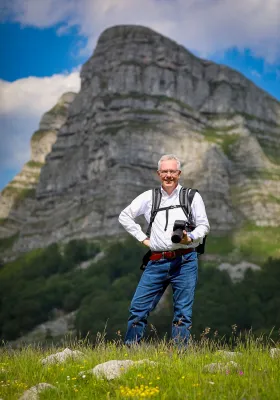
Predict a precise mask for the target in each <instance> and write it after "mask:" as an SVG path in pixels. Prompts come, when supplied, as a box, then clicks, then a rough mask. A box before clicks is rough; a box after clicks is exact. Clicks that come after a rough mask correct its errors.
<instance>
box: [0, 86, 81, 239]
mask: <svg viewBox="0 0 280 400" xmlns="http://www.w3.org/2000/svg"><path fill="white" fill-rule="evenodd" d="M74 98H75V93H72V92H69V93H65V94H63V95H62V96H61V97H60V99H59V100H58V102H57V104H56V105H55V106H54V107H53V108H52V109H51V110H50V111H48V112H46V113H45V114H44V115H43V117H42V118H41V121H40V126H39V130H37V131H36V132H34V134H33V135H32V138H31V142H30V146H31V159H30V160H29V161H28V162H27V163H26V164H25V165H24V166H23V168H22V170H21V171H20V173H19V174H17V175H16V176H15V177H14V179H13V180H12V181H11V182H9V184H8V185H7V186H6V187H5V188H4V190H3V191H2V192H1V194H0V238H1V237H7V236H11V235H15V234H16V233H17V232H19V231H20V229H21V226H22V224H23V223H24V222H26V221H27V220H28V218H29V217H30V211H31V210H32V209H33V208H34V205H35V195H36V187H37V184H38V180H39V176H40V173H41V169H42V167H43V165H44V164H45V159H46V156H47V154H48V153H49V152H50V151H51V149H52V145H53V144H54V143H55V141H56V136H57V132H58V130H59V129H60V128H61V126H62V125H63V124H64V123H65V121H66V119H67V110H68V107H69V105H70V104H71V103H72V101H73V100H74Z"/></svg>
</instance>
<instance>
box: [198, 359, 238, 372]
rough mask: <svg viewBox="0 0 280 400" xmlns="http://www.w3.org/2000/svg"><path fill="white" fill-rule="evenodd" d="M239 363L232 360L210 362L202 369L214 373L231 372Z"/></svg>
mask: <svg viewBox="0 0 280 400" xmlns="http://www.w3.org/2000/svg"><path fill="white" fill-rule="evenodd" d="M239 368H240V367H239V365H238V364H237V363H236V362H234V361H229V362H228V363H220V362H218V363H211V364H207V365H205V366H204V368H203V371H204V372H209V373H211V374H215V373H217V372H227V371H228V372H231V371H232V370H234V371H236V370H237V369H239Z"/></svg>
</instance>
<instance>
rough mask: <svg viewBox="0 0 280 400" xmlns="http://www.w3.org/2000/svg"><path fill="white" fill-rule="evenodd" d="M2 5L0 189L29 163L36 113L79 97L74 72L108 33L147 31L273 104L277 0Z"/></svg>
mask: <svg viewBox="0 0 280 400" xmlns="http://www.w3.org/2000/svg"><path fill="white" fill-rule="evenodd" d="M2 1H3V5H1V7H0V22H1V25H0V37H1V38H4V40H1V41H0V59H1V63H0V124H1V126H0V140H1V148H0V190H1V189H2V188H3V187H4V186H5V185H6V184H7V183H8V182H9V181H10V180H11V179H12V178H13V176H14V175H15V174H16V173H18V172H19V171H20V169H21V168H22V166H23V164H24V162H26V161H28V159H29V158H30V150H29V141H30V138H31V136H32V133H33V132H34V131H35V130H36V129H37V127H38V124H39V120H40V117H41V116H42V114H43V113H44V112H46V111H47V110H48V109H49V108H51V107H52V106H53V105H54V104H55V103H56V101H57V99H58V98H59V96H60V95H61V94H62V93H64V92H66V91H68V90H74V91H78V90H79V68H80V66H81V65H82V64H83V63H84V62H85V61H86V60H87V59H88V58H89V57H90V56H91V54H92V52H93V50H94V47H95V44H96V40H97V38H98V36H99V35H100V33H101V32H102V31H103V30H104V29H105V28H107V27H109V26H113V25H116V24H125V23H129V24H139V25H145V26H149V27H151V28H152V29H155V30H157V31H158V32H160V33H162V34H165V35H166V36H169V37H170V38H172V39H174V40H176V41H177V42H178V43H180V44H182V45H183V46H185V47H186V48H188V49H189V50H191V51H193V52H194V53H195V54H196V55H198V56H200V57H203V58H208V59H209V60H212V61H215V62H218V63H222V64H225V65H228V66H230V67H232V68H234V69H236V70H238V71H240V72H241V73H243V74H244V75H245V76H246V77H248V78H249V79H251V80H252V81H253V82H254V83H255V84H256V85H258V86H259V87H261V88H263V89H264V90H266V91H267V92H269V93H270V94H271V95H273V96H274V97H276V98H277V99H278V100H280V0H267V1H266V2H263V1H262V2H261V1H260V0H247V1H246V2H244V0H242V1H241V0H235V2H232V1H230V0H223V2H221V1H217V0H200V1H197V2H193V1H192V0H141V1H138V0H80V1H79V2H77V1H75V0H60V1H59V2H58V1H55V0H2ZM1 3H2V2H1Z"/></svg>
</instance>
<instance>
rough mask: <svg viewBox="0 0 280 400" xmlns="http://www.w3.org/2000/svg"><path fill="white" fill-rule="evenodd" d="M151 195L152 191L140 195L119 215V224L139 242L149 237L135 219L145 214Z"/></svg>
mask: <svg viewBox="0 0 280 400" xmlns="http://www.w3.org/2000/svg"><path fill="white" fill-rule="evenodd" d="M151 195H152V191H151V190H148V191H147V192H144V193H142V194H140V195H139V196H138V197H136V198H135V199H134V200H133V201H132V202H131V203H130V204H129V206H127V207H126V208H125V209H124V210H123V211H122V212H121V213H120V215H119V223H120V224H121V225H122V226H123V227H124V229H125V230H126V231H127V232H128V233H130V234H131V235H132V236H134V237H135V238H136V239H137V240H139V242H143V240H144V239H146V237H147V235H146V234H145V233H144V232H143V231H142V228H141V226H140V225H139V224H137V223H136V222H135V218H137V217H139V216H140V215H143V214H144V213H145V209H146V207H147V203H148V202H149V199H150V198H151Z"/></svg>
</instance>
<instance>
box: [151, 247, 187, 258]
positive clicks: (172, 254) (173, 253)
mask: <svg viewBox="0 0 280 400" xmlns="http://www.w3.org/2000/svg"><path fill="white" fill-rule="evenodd" d="M193 251H195V249H193V248H190V249H178V250H170V251H153V252H152V255H151V256H150V260H152V261H157V260H161V259H162V258H176V257H178V256H181V255H183V254H188V253H191V252H193Z"/></svg>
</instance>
